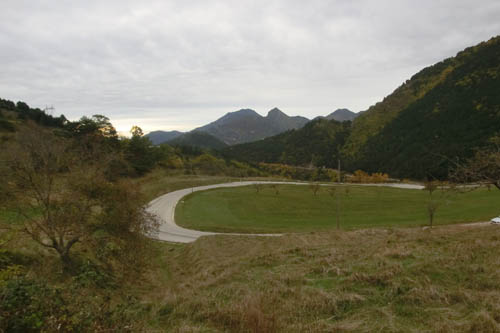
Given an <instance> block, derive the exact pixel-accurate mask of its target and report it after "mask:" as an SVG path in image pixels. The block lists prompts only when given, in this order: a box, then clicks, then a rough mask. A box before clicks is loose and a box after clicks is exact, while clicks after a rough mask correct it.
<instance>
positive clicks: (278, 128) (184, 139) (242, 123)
mask: <svg viewBox="0 0 500 333" xmlns="http://www.w3.org/2000/svg"><path fill="white" fill-rule="evenodd" d="M357 115H358V114H357V113H354V112H352V111H349V110H348V109H338V110H336V111H334V112H332V113H331V114H329V115H327V116H326V117H321V118H325V119H328V120H331V119H334V120H337V121H348V120H353V119H355V118H356V117H357ZM309 121H310V120H309V119H307V118H305V117H301V116H293V117H290V116H288V115H287V114H285V113H284V112H283V111H281V110H280V109H278V108H274V109H272V110H270V111H269V112H268V114H267V116H265V117H263V116H261V115H260V114H258V113H257V112H255V111H254V110H252V109H241V110H238V111H235V112H228V113H227V114H226V115H224V116H223V117H221V118H219V119H217V120H216V121H214V122H211V123H209V124H207V125H204V126H201V127H198V128H195V129H194V130H192V131H191V132H188V133H182V132H178V131H154V132H151V133H148V134H147V135H146V136H147V137H149V139H150V140H151V141H152V142H153V144H161V143H164V142H168V143H172V144H184V145H194V146H200V144H201V143H203V141H200V140H199V136H193V135H188V134H190V133H194V132H204V133H206V134H209V135H211V136H213V138H212V139H210V140H208V141H209V142H211V143H216V142H218V143H217V144H216V145H215V146H213V147H212V148H216V149H217V148H220V147H221V144H220V142H222V143H224V144H225V145H229V146H231V145H236V144H241V143H246V142H253V141H258V140H261V139H264V138H267V137H271V136H274V135H277V134H280V133H283V132H286V131H288V130H292V129H299V128H302V127H303V126H304V125H305V124H307V123H308V122H309ZM195 137H196V138H197V139H196V140H195V139H194V138H195ZM204 137H205V138H206V139H208V137H207V136H204ZM195 141H196V142H195ZM200 147H203V148H208V147H207V145H206V144H205V143H203V144H202V145H201V146H200Z"/></svg>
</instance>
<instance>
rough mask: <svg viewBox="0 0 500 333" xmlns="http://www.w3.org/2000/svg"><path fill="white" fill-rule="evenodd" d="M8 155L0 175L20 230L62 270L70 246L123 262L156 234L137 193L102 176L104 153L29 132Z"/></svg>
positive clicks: (67, 262)
mask: <svg viewBox="0 0 500 333" xmlns="http://www.w3.org/2000/svg"><path fill="white" fill-rule="evenodd" d="M8 153H9V156H10V157H9V158H8V160H7V161H6V162H7V163H6V172H7V173H6V175H4V176H5V177H7V178H8V179H9V184H8V189H7V190H8V194H9V196H11V198H12V199H13V200H12V206H13V208H15V209H16V210H17V211H18V212H19V214H20V215H21V216H23V218H24V228H23V230H24V232H26V233H27V234H28V235H30V236H31V238H32V239H33V240H34V241H35V242H37V243H38V244H40V245H42V246H44V247H47V248H50V249H53V250H54V251H55V252H56V253H57V254H58V255H59V257H60V259H61V262H62V265H63V268H64V269H68V268H70V267H71V264H72V259H71V250H72V249H73V248H74V246H75V245H76V244H79V247H80V248H82V249H87V250H89V251H90V252H91V253H93V254H94V255H95V256H96V257H98V258H99V259H103V260H105V259H106V258H107V257H108V258H110V257H111V256H113V257H114V259H117V258H125V257H127V256H131V255H133V253H134V252H135V253H140V248H142V247H143V245H144V243H143V238H144V234H145V233H150V232H152V231H153V230H155V229H156V227H157V223H156V220H155V219H154V218H153V217H152V216H150V215H149V214H147V213H146V212H145V210H144V207H143V203H142V201H141V198H140V196H139V193H138V191H137V190H136V189H134V188H133V187H131V186H128V185H126V184H125V183H123V182H116V181H115V182H112V181H110V180H109V177H107V172H108V167H109V164H110V162H111V161H112V160H113V159H114V158H115V157H114V156H111V153H110V152H105V153H104V152H102V151H100V150H99V147H91V146H89V145H88V142H87V143H86V144H85V145H82V146H79V145H78V144H76V143H75V142H74V141H71V140H67V139H63V138H60V137H57V136H55V135H53V134H52V133H48V132H44V131H43V130H41V129H40V128H37V127H33V128H29V129H28V130H24V131H20V132H19V133H18V134H17V139H16V141H15V143H13V144H12V145H11V147H10V149H9V151H8Z"/></svg>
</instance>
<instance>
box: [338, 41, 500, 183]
mask: <svg viewBox="0 0 500 333" xmlns="http://www.w3.org/2000/svg"><path fill="white" fill-rule="evenodd" d="M499 131H500V37H496V38H493V39H491V40H489V41H488V42H483V43H481V44H479V45H477V46H474V47H470V48H467V49H466V50H464V51H462V52H460V53H459V54H457V56H456V57H454V58H450V59H447V60H445V61H443V62H440V63H438V64H436V65H434V66H431V67H429V68H426V69H424V70H423V71H421V72H420V73H418V74H417V75H415V76H414V77H413V78H412V79H411V80H410V81H408V82H407V83H405V84H404V85H403V86H402V87H400V88H398V89H397V90H396V91H395V92H394V93H393V94H392V95H391V96H389V97H387V98H386V99H385V100H384V101H383V102H382V103H379V104H377V105H376V106H374V107H373V108H372V109H370V110H369V111H368V112H367V113H366V114H364V115H363V116H361V117H360V118H359V119H357V120H356V121H355V122H354V126H353V131H352V133H351V136H350V137H349V140H348V143H347V144H346V146H345V147H344V153H345V155H346V156H347V157H350V161H351V167H352V168H360V169H364V170H367V171H384V172H389V173H391V174H392V175H395V176H401V177H415V178H424V177H446V175H447V172H448V168H449V167H450V160H453V159H455V158H464V157H468V156H470V154H471V153H472V151H473V150H474V149H475V148H478V147H481V146H484V145H486V144H487V143H488V139H489V138H491V137H492V136H494V135H497V134H498V133H499ZM361 133H362V134H361Z"/></svg>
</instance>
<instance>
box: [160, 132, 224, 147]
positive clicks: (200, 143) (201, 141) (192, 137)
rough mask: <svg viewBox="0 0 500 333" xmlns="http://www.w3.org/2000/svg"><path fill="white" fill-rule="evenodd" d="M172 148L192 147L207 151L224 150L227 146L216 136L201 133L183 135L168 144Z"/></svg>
mask: <svg viewBox="0 0 500 333" xmlns="http://www.w3.org/2000/svg"><path fill="white" fill-rule="evenodd" d="M167 143H168V144H169V145H172V146H192V147H198V148H206V149H222V148H224V147H227V145H226V144H225V143H224V142H222V141H221V140H219V139H217V138H216V137H215V136H213V135H210V134H208V133H205V132H201V131H193V132H189V133H185V134H182V135H181V136H178V137H176V138H174V139H172V140H170V141H168V142H167Z"/></svg>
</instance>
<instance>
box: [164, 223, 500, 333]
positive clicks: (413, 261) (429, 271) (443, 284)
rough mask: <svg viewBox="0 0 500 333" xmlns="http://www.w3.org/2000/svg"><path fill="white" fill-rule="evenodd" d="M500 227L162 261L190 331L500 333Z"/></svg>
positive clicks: (171, 320)
mask: <svg viewBox="0 0 500 333" xmlns="http://www.w3.org/2000/svg"><path fill="white" fill-rule="evenodd" d="M499 246H500V228H498V227H497V226H492V225H488V226H483V227H473V228H470V227H469V228H466V227H460V226H446V227H441V228H437V229H434V230H432V231H429V230H421V229H406V230H401V229H397V230H382V229H374V230H358V231H350V232H323V233H313V234H302V235H290V236H284V237H278V238H274V237H273V238H255V237H236V236H216V237H206V238H202V239H200V240H198V241H197V242H195V243H193V244H189V245H183V246H177V247H175V248H172V249H171V250H170V251H169V252H168V254H166V255H165V258H166V264H167V265H168V266H169V267H170V274H171V276H170V284H169V285H168V287H167V288H165V289H162V290H158V292H159V293H163V294H164V295H165V300H164V302H163V306H162V307H161V308H160V309H159V311H158V313H157V317H156V320H157V325H159V326H160V327H162V329H164V330H165V331H183V332H205V331H210V332H211V331H226V332H237V331H238V332H274V331H277V332H310V331H313V332H351V331H355V332H360V331H361V332H373V331H378V332H412V331H413V332H421V331H437V332H452V331H453V332H498V331H499V330H500V282H499V281H500V271H499V270H498V267H499V266H500V258H499V257H498V248H499Z"/></svg>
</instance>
